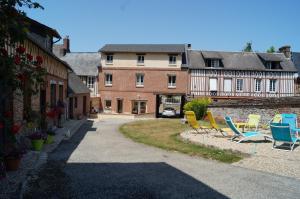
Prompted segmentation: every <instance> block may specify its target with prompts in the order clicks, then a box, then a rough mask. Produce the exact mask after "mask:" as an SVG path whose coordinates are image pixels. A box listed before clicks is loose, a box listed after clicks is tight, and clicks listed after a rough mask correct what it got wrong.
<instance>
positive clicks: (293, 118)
mask: <svg viewBox="0 0 300 199" xmlns="http://www.w3.org/2000/svg"><path fill="white" fill-rule="evenodd" d="M281 117H282V121H281V122H282V123H287V124H289V125H290V128H291V130H292V133H294V134H298V132H299V131H300V128H298V126H297V115H296V114H293V113H283V114H281Z"/></svg>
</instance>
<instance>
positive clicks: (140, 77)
mask: <svg viewBox="0 0 300 199" xmlns="http://www.w3.org/2000/svg"><path fill="white" fill-rule="evenodd" d="M144 81H145V75H144V74H143V73H137V74H136V76H135V85H136V87H144Z"/></svg>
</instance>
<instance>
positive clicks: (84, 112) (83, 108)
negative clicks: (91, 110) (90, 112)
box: [82, 96, 86, 115]
mask: <svg viewBox="0 0 300 199" xmlns="http://www.w3.org/2000/svg"><path fill="white" fill-rule="evenodd" d="M82 106H83V107H82V113H83V115H86V96H83V103H82Z"/></svg>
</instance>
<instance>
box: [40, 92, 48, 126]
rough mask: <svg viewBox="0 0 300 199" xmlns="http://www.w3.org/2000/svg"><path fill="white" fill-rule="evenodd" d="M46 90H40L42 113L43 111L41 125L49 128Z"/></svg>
mask: <svg viewBox="0 0 300 199" xmlns="http://www.w3.org/2000/svg"><path fill="white" fill-rule="evenodd" d="M46 105H47V103H46V90H44V89H41V90H40V113H41V117H42V119H41V123H40V125H41V127H42V129H46V128H47V124H46Z"/></svg>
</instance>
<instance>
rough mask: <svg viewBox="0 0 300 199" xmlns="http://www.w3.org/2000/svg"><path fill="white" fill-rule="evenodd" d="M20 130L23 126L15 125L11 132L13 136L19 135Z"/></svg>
mask: <svg viewBox="0 0 300 199" xmlns="http://www.w3.org/2000/svg"><path fill="white" fill-rule="evenodd" d="M20 129H21V125H19V124H14V125H13V126H12V127H11V129H10V130H11V132H12V134H14V135H15V134H17V133H19V131H20Z"/></svg>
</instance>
